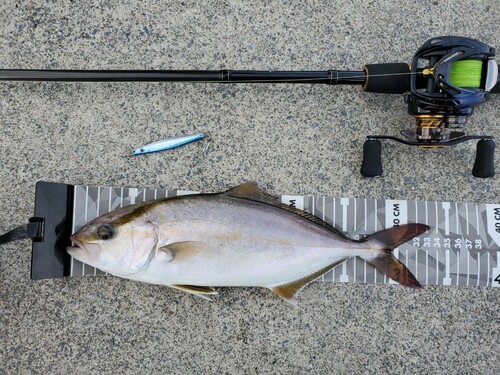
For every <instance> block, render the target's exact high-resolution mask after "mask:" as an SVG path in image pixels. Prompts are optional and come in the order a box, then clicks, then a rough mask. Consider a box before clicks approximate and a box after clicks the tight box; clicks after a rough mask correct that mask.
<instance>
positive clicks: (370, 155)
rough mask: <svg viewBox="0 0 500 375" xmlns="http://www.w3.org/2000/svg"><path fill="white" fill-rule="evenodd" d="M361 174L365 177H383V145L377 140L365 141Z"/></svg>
mask: <svg viewBox="0 0 500 375" xmlns="http://www.w3.org/2000/svg"><path fill="white" fill-rule="evenodd" d="M360 172H361V175H362V176H364V177H380V176H382V143H381V142H380V141H378V140H376V139H368V140H367V141H365V143H364V145H363V164H361V171H360Z"/></svg>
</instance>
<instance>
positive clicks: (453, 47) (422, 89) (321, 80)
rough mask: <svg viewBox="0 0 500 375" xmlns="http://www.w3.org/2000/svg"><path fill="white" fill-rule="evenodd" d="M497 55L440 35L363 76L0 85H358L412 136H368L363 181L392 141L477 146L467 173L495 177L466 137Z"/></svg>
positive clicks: (211, 75)
mask: <svg viewBox="0 0 500 375" xmlns="http://www.w3.org/2000/svg"><path fill="white" fill-rule="evenodd" d="M494 57H495V50H494V49H493V48H492V47H490V46H488V45H486V44H484V43H482V42H480V41H478V40H475V39H470V38H465V37H457V36H443V37H437V38H432V39H430V40H428V41H427V42H425V43H424V44H423V45H422V46H421V47H420V48H419V49H418V51H417V53H416V54H415V56H414V57H413V60H412V62H411V64H407V63H385V64H367V65H365V66H364V69H363V70H359V71H348V70H325V71H265V70H156V71H155V70H26V69H17V70H16V69H3V70H0V81H62V82H217V83H303V84H328V85H360V86H362V88H363V90H364V91H366V92H373V93H385V94H404V99H405V102H406V104H407V105H408V113H409V114H410V115H411V116H413V117H414V118H415V120H416V129H415V130H414V131H413V130H403V131H401V134H402V135H403V138H399V137H394V136H388V135H369V136H368V137H367V140H366V142H365V144H364V146H363V163H362V166H361V174H362V175H363V176H365V177H378V176H381V175H382V161H381V150H382V146H381V142H380V140H383V139H385V140H394V141H397V142H400V143H403V144H407V145H412V146H418V147H422V148H430V147H446V146H452V145H455V144H458V143H462V142H466V141H469V140H478V143H477V152H476V159H475V162H474V167H473V169H472V174H473V175H474V176H475V177H481V178H484V177H492V176H493V175H494V164H493V156H494V149H495V143H494V141H493V137H491V136H486V135H466V133H465V131H464V126H465V123H466V121H467V118H468V117H469V116H470V115H471V114H472V112H473V108H474V107H475V106H476V105H478V104H481V103H483V102H484V101H486V100H487V99H488V98H489V96H490V93H495V94H498V93H500V83H499V82H500V81H499V79H498V70H499V68H498V65H497V63H496V62H495V60H494Z"/></svg>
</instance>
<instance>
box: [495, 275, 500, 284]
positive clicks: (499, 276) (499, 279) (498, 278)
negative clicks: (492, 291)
mask: <svg viewBox="0 0 500 375" xmlns="http://www.w3.org/2000/svg"><path fill="white" fill-rule="evenodd" d="M495 281H496V282H497V283H498V284H500V274H498V276H497V277H496V278H495Z"/></svg>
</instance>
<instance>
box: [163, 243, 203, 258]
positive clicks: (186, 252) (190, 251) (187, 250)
mask: <svg viewBox="0 0 500 375" xmlns="http://www.w3.org/2000/svg"><path fill="white" fill-rule="evenodd" d="M206 248H207V244H206V243H205V242H201V241H183V242H174V243H171V244H168V245H165V246H163V247H160V248H159V250H160V251H165V252H171V253H172V260H173V261H176V262H181V261H184V260H188V259H191V258H192V257H195V256H197V255H198V254H199V253H201V252H202V251H203V250H205V249H206Z"/></svg>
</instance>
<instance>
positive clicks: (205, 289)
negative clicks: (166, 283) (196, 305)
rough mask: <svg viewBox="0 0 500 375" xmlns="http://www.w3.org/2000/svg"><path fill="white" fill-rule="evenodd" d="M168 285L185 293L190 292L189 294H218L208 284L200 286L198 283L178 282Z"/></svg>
mask: <svg viewBox="0 0 500 375" xmlns="http://www.w3.org/2000/svg"><path fill="white" fill-rule="evenodd" d="M170 287H172V288H174V289H178V290H182V291H183V292H186V293H191V294H196V295H199V296H201V295H205V294H210V295H216V294H218V293H217V292H216V291H215V289H214V288H212V287H210V286H200V285H179V284H174V285H170Z"/></svg>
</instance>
